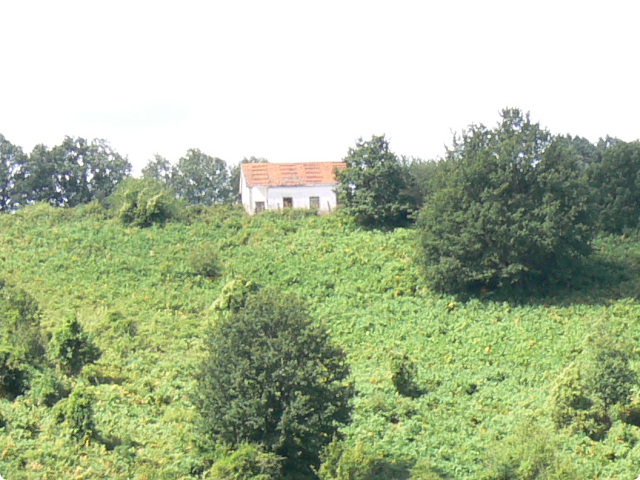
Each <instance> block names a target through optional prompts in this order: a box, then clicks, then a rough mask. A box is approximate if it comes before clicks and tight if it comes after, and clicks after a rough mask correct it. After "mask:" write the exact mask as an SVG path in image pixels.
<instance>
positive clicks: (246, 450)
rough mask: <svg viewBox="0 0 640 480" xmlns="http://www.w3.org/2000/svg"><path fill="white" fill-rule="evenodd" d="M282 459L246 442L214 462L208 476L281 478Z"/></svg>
mask: <svg viewBox="0 0 640 480" xmlns="http://www.w3.org/2000/svg"><path fill="white" fill-rule="evenodd" d="M281 463H282V459H281V458H279V457H278V456H277V455H275V454H273V453H265V452H263V451H262V450H261V449H260V447H258V446H257V445H253V444H250V443H244V444H241V445H238V447H237V448H236V449H235V450H231V451H228V452H227V454H226V455H224V456H221V457H220V458H218V459H217V460H216V462H215V463H214V464H213V467H211V469H210V470H209V472H208V476H207V478H211V479H213V480H280V479H281V478H282V475H281V467H282V466H281Z"/></svg>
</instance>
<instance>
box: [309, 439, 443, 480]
mask: <svg viewBox="0 0 640 480" xmlns="http://www.w3.org/2000/svg"><path fill="white" fill-rule="evenodd" d="M318 474H319V477H320V478H321V479H322V480H387V479H395V480H438V479H440V478H441V477H440V476H439V475H438V474H437V473H435V472H434V471H432V470H431V468H430V466H429V465H428V463H427V464H423V463H418V464H416V463H415V462H414V461H410V460H407V459H405V458H402V457H396V456H394V455H392V454H390V453H389V452H388V451H385V450H384V449H381V448H375V447H373V446H370V445H366V444H363V443H356V444H355V445H348V444H346V443H345V442H333V443H331V444H330V445H329V446H328V447H327V448H326V449H325V452H324V455H323V457H322V466H321V467H320V469H319V471H318Z"/></svg>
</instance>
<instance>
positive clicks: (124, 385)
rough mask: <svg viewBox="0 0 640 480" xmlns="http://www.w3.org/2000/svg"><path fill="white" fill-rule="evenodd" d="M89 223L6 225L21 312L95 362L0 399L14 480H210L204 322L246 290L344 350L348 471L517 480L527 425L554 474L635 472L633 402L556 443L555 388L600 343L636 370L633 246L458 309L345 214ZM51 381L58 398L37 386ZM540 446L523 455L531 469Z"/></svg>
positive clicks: (406, 259) (7, 466)
mask: <svg viewBox="0 0 640 480" xmlns="http://www.w3.org/2000/svg"><path fill="white" fill-rule="evenodd" d="M86 208H87V207H81V208H66V209H59V208H53V207H51V206H49V205H46V204H38V205H32V206H28V207H26V208H24V209H19V210H17V211H16V213H15V214H11V215H0V275H1V276H2V277H3V278H5V279H7V280H10V282H11V283H10V285H12V286H13V287H12V290H17V289H22V290H24V291H26V292H29V294H30V295H31V296H32V298H33V299H34V301H35V302H36V304H37V305H38V306H39V325H40V326H39V329H40V332H41V333H42V334H43V335H45V336H49V335H51V333H52V332H53V330H54V329H56V328H57V327H58V326H59V323H60V322H61V321H62V320H64V319H65V318H68V317H77V318H79V319H80V320H81V322H82V326H83V329H84V331H85V332H87V334H90V335H91V337H92V338H93V341H94V342H95V344H96V346H98V347H99V348H100V350H101V351H102V356H101V358H100V361H99V362H97V363H95V364H90V365H86V366H85V367H84V368H83V369H82V371H81V372H80V374H79V375H77V376H75V377H72V378H67V377H64V376H63V375H62V372H59V371H58V370H55V371H54V372H50V371H48V370H47V369H46V368H44V367H40V366H38V367H37V368H36V369H35V371H34V370H31V371H32V372H33V373H31V374H30V375H29V384H28V391H26V392H24V393H23V394H21V395H19V396H17V397H16V398H15V399H14V400H12V401H9V400H6V399H0V418H1V419H2V424H0V452H2V467H1V468H2V472H1V474H2V476H4V477H5V478H11V479H16V480H23V479H24V480H40V479H43V478H45V479H46V478H51V479H58V478H73V477H77V478H109V479H114V480H126V479H130V478H143V477H145V476H146V478H149V479H155V478H176V479H185V480H186V479H197V478H207V475H208V474H209V470H210V469H211V467H212V462H213V460H214V459H215V452H218V451H219V450H221V449H222V447H221V446H220V445H210V444H209V443H207V444H206V445H204V446H202V443H203V442H204V441H205V438H204V436H203V435H202V434H201V430H200V429H199V428H198V426H199V425H200V424H201V423H202V418H201V416H200V415H199V413H198V411H197V409H195V408H194V405H193V402H192V401H191V398H192V397H193V396H195V395H196V393H197V391H198V389H199V385H198V383H197V382H196V380H195V378H194V372H195V371H197V368H198V366H199V365H200V364H201V363H202V362H203V360H204V359H205V358H206V357H207V354H208V353H207V348H206V338H207V332H208V329H209V328H210V327H211V323H212V321H217V319H218V317H219V315H221V316H226V315H227V314H228V311H227V308H229V307H228V306H227V305H232V307H231V308H235V309H241V308H243V306H244V303H245V302H246V301H247V299H249V298H250V297H253V295H254V293H251V292H254V291H255V289H256V285H263V286H266V287H270V289H275V290H276V291H277V292H278V295H280V294H282V293H287V294H293V295H296V296H298V297H299V298H303V299H304V300H305V303H306V304H307V307H308V312H309V316H310V317H311V318H313V319H316V320H318V319H320V320H322V322H321V323H322V325H323V326H324V327H325V328H326V330H327V331H328V333H329V334H330V335H331V339H332V341H333V342H335V344H337V345H338V346H339V347H340V348H341V349H342V350H343V351H345V352H348V357H347V362H348V365H349V368H350V371H351V376H350V378H351V379H353V382H354V384H355V387H356V389H357V392H358V393H357V395H356V396H355V397H353V399H352V402H351V405H352V416H351V419H352V421H351V423H350V424H349V425H347V426H343V427H341V428H340V429H339V432H338V435H337V437H338V438H342V439H343V440H338V441H337V443H342V442H344V446H343V447H341V449H343V450H344V452H345V454H343V455H342V457H343V458H344V466H345V467H346V466H347V465H349V464H353V463H354V462H351V461H347V460H348V457H349V454H348V452H354V451H356V452H357V451H358V450H359V451H361V452H362V454H363V457H358V456H356V455H355V453H354V454H353V458H355V459H357V458H363V462H367V463H369V464H371V465H375V462H373V461H372V462H369V461H368V460H364V456H366V457H369V456H371V457H373V458H379V459H381V466H385V468H391V466H393V465H395V466H396V467H397V468H398V469H400V468H401V470H399V471H400V472H401V474H402V475H407V472H408V474H409V475H411V476H413V477H414V478H415V480H418V479H420V480H422V479H428V478H430V476H434V477H435V478H437V477H438V476H439V477H441V478H447V479H457V478H482V477H483V476H485V475H486V474H488V472H492V471H493V467H494V466H495V467H496V468H497V467H498V466H499V465H497V464H500V463H506V464H507V465H511V466H512V467H511V468H512V469H517V468H519V467H518V465H519V463H518V462H520V460H517V459H522V460H523V461H524V460H526V459H527V458H531V457H527V456H524V453H525V452H526V451H527V449H528V448H527V447H526V445H527V444H526V442H525V441H524V440H526V439H527V437H526V436H524V437H523V436H521V435H519V432H520V427H518V425H519V424H521V423H523V422H526V419H527V418H532V417H533V418H539V419H540V427H539V428H540V430H543V431H542V432H541V433H542V434H543V435H542V437H543V438H547V439H548V444H549V445H550V446H552V447H553V448H556V446H557V448H556V453H555V458H556V460H553V462H555V461H557V462H558V465H565V464H566V463H568V464H575V468H576V471H577V472H578V473H579V478H591V479H595V478H598V479H603V480H613V479H621V478H628V477H630V478H634V476H632V475H630V472H631V473H634V474H637V468H638V465H640V449H638V445H639V444H640V428H639V427H638V426H637V425H638V424H640V413H639V412H640V407H639V405H640V404H639V402H640V399H639V398H638V387H637V385H633V386H632V388H631V393H632V394H631V399H630V401H629V402H628V403H627V404H620V405H617V404H616V405H613V406H612V407H611V408H610V412H609V416H610V419H611V421H612V424H611V427H610V428H609V429H608V431H607V432H606V435H605V437H604V438H603V439H602V440H600V441H592V440H591V439H590V438H588V437H587V436H585V435H584V433H583V432H582V431H580V430H577V431H576V430H575V429H574V427H572V426H569V427H568V428H560V429H557V428H549V427H548V426H547V423H551V420H550V419H549V418H548V414H549V411H548V410H547V408H548V404H547V401H548V398H549V396H550V392H551V391H552V389H553V384H554V382H555V380H556V378H557V377H558V374H559V372H562V371H563V370H564V368H566V367H567V366H568V365H569V364H570V363H571V362H574V361H576V363H580V365H584V364H587V363H589V362H590V361H591V360H590V359H591V358H595V355H594V356H592V355H591V353H588V352H591V348H592V347H591V345H592V342H593V340H594V339H596V338H598V337H604V336H607V335H608V336H610V338H611V339H612V341H614V342H615V344H616V345H617V346H618V348H619V349H621V350H622V351H624V352H626V353H627V354H628V355H629V363H628V367H629V368H630V369H631V371H633V372H637V371H638V368H639V367H640V363H639V362H638V345H640V323H639V322H638V318H640V302H638V301H637V300H636V297H637V292H638V291H639V288H640V276H639V275H638V274H639V273H640V270H639V265H640V241H639V239H638V237H637V236H635V235H634V234H632V233H629V234H627V235H626V236H624V237H623V236H621V235H609V236H601V237H597V238H595V239H594V248H593V254H592V258H591V260H590V262H591V264H592V265H595V267H594V268H596V267H597V269H599V270H602V271H603V272H604V273H606V275H600V274H598V275H596V276H595V277H594V278H593V280H592V281H591V282H590V283H585V284H584V285H582V286H581V287H580V288H575V287H573V288H564V289H559V290H552V291H551V293H550V294H549V295H547V296H543V297H531V298H525V299H523V300H521V301H519V302H516V301H509V302H502V301H498V300H497V299H496V298H495V296H486V297H484V298H472V299H471V300H468V301H462V300H460V299H455V298H452V297H450V296H448V295H441V294H433V293H432V292H431V291H430V290H429V289H427V288H425V287H424V282H423V280H422V278H421V271H420V269H419V268H418V266H417V265H415V264H414V262H413V252H412V249H411V248H409V246H411V245H413V244H414V242H415V239H416V234H417V232H416V231H415V230H413V229H402V228H399V229H395V230H393V231H377V230H366V229H361V228H354V225H353V222H351V221H350V220H349V219H346V218H345V217H344V216H340V215H329V216H315V215H314V216H304V215H301V216H293V215H285V214H280V213H278V212H266V213H267V215H265V216H262V215H260V216H247V215H245V214H244V213H243V212H242V210H240V209H233V208H228V207H223V206H213V207H201V208H199V209H193V212H192V213H193V214H192V213H191V212H190V213H189V215H190V216H189V221H188V222H168V223H166V224H165V225H164V226H163V227H162V228H155V227H152V228H145V229H140V228H131V226H130V225H123V224H121V223H120V222H116V221H112V220H109V219H104V218H102V215H93V214H88V213H87V210H86ZM207 244H211V245H215V246H216V247H217V248H218V255H219V258H220V262H221V264H222V265H224V266H225V269H224V270H225V273H224V276H223V277H220V278H218V279H216V280H213V281H210V280H205V279H203V278H202V277H200V276H196V275H192V274H191V272H190V270H189V267H188V265H189V263H188V261H189V256H190V255H191V252H192V251H193V250H194V249H197V248H198V247H199V246H203V245H207ZM585 275H589V276H592V275H593V272H591V271H589V270H585ZM232 279H236V281H232ZM266 287H264V288H266ZM223 290H224V291H225V295H222V291H223ZM272 291H273V290H272ZM218 298H220V299H221V301H220V302H219V304H218V302H217V301H216V300H217V299H218ZM214 303H216V305H215V306H214ZM603 324H606V325H607V326H608V328H607V330H608V333H607V334H606V335H605V334H602V333H600V332H601V328H600V327H601V326H602V325H603ZM588 336H590V337H591V340H588V341H587V340H586V338H587V337H588ZM627 343H628V345H627ZM593 345H595V344H593ZM596 350H597V349H595V348H594V349H593V351H594V353H595V351H596ZM587 353H588V354H587ZM405 354H406V355H407V357H408V358H409V359H410V362H411V363H412V364H413V365H414V366H415V369H413V372H412V377H413V381H414V383H415V385H416V386H418V387H419V388H420V389H422V390H424V391H425V393H424V394H423V395H421V396H420V397H417V398H411V397H405V396H403V395H400V394H398V391H397V389H396V386H395V385H394V382H393V377H394V374H395V373H396V371H397V367H398V361H399V360H400V359H401V358H402V356H404V355H405ZM45 358H46V357H45ZM588 359H589V362H587V361H586V360H588ZM52 373H55V374H56V375H55V377H56V378H57V380H55V381H54V382H51V383H50V384H48V385H47V384H46V382H45V380H46V379H47V378H50V377H52V376H53V375H51V374H52ZM582 375H583V378H586V370H585V369H584V368H583V369H582ZM41 381H42V383H43V384H41ZM78 383H82V384H83V385H84V388H85V392H86V393H88V394H90V395H92V396H93V398H94V401H93V403H92V410H93V422H94V425H95V430H94V431H95V432H97V433H96V438H95V439H92V440H90V441H89V442H88V443H87V444H85V443H83V442H82V441H77V440H75V438H74V437H71V435H70V432H69V430H67V424H66V423H65V422H64V421H62V423H58V422H59V421H60V419H61V418H65V417H64V416H60V415H62V413H64V406H65V405H66V398H65V397H66V396H67V395H68V392H70V391H72V390H73V388H74V386H75V385H76V384H78ZM56 384H57V386H56ZM56 390H57V393H55V392H56ZM46 391H49V392H51V395H49V394H46ZM56 397H59V398H57V399H56ZM45 400H46V402H45ZM51 405H52V406H51ZM532 428H533V427H532ZM535 428H538V427H535ZM533 433H535V430H534V431H533V432H532V434H533ZM518 438H519V439H520V440H518ZM545 441H547V440H545ZM537 444H538V442H537V441H534V442H533V445H532V446H531V447H530V448H529V449H530V450H532V451H534V450H535V451H539V449H538V448H537V447H535V445H537ZM358 445H359V447H358V448H356V447H357V446H358ZM518 445H521V446H518ZM518 452H519V453H518ZM516 454H517V455H516ZM532 456H533V455H532ZM323 458H325V459H327V461H328V458H329V457H328V456H326V455H325V456H324V457H323ZM510 458H511V459H513V460H509V459H510ZM536 458H540V457H539V456H538V455H536ZM542 458H545V457H544V455H543V456H542ZM546 458H550V457H546ZM493 459H495V460H496V465H494V464H493V463H492V460H493ZM382 462H384V463H382ZM551 464H553V463H551ZM333 465H335V464H333ZM328 466H331V464H330V465H328ZM396 467H393V468H396ZM321 468H323V467H322V466H321ZM331 468H333V467H331ZM354 468H356V467H355V466H354ZM364 470H365V468H364V467H363V468H362V469H360V471H364ZM392 471H393V470H392ZM559 472H562V470H559ZM558 475H560V474H558ZM283 476H284V473H283ZM400 478H402V477H400ZM567 478H571V476H569V474H567Z"/></svg>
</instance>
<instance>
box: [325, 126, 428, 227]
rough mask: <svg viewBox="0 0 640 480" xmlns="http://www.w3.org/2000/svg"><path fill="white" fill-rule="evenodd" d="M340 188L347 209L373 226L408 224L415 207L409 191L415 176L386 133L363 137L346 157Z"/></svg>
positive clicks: (337, 190)
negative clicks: (404, 163) (391, 148)
mask: <svg viewBox="0 0 640 480" xmlns="http://www.w3.org/2000/svg"><path fill="white" fill-rule="evenodd" d="M344 161H345V162H346V164H347V166H346V168H345V169H343V170H342V171H340V172H338V174H337V179H338V181H339V185H338V186H337V188H336V193H337V195H338V202H339V203H340V204H342V208H343V211H344V212H345V213H346V214H347V215H350V216H353V217H354V218H355V220H356V222H357V223H358V224H359V225H362V226H364V227H369V228H385V227H398V226H404V225H407V224H408V223H409V215H410V214H411V213H412V211H413V210H414V208H415V205H416V199H415V198H413V197H412V196H411V195H410V194H409V189H408V186H409V183H410V181H411V177H410V176H409V174H408V172H407V170H406V169H405V168H404V166H403V164H402V162H401V161H400V159H399V158H398V157H397V156H396V155H395V154H394V153H393V152H392V151H391V150H390V149H389V141H388V140H387V139H386V138H385V136H384V135H382V136H373V137H371V140H367V141H365V140H362V139H359V140H358V141H357V142H356V147H355V148H349V152H348V154H347V156H346V157H345V158H344Z"/></svg>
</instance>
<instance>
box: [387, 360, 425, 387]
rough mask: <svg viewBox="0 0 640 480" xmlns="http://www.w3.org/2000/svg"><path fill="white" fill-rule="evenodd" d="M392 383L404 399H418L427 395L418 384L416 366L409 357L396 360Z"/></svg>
mask: <svg viewBox="0 0 640 480" xmlns="http://www.w3.org/2000/svg"><path fill="white" fill-rule="evenodd" d="M391 381H392V382H393V386H394V387H395V388H396V391H397V392H398V393H399V394H400V395H402V396H404V397H409V398H418V397H420V396H421V395H423V394H424V393H426V391H425V390H424V389H422V388H420V386H419V385H418V384H417V383H416V366H415V363H414V362H413V361H412V360H411V359H410V358H409V357H408V356H407V355H402V356H401V357H399V358H396V359H394V365H393V375H392V377H391Z"/></svg>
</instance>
